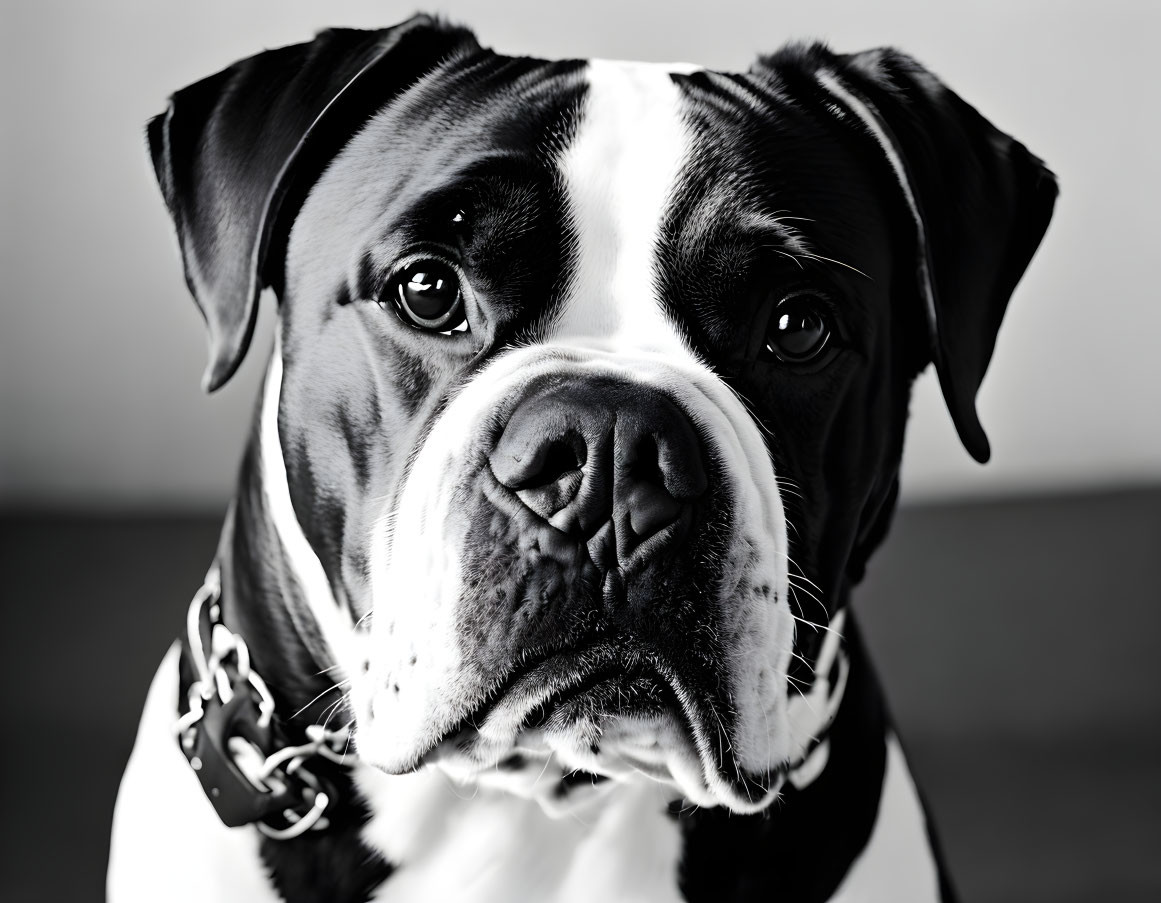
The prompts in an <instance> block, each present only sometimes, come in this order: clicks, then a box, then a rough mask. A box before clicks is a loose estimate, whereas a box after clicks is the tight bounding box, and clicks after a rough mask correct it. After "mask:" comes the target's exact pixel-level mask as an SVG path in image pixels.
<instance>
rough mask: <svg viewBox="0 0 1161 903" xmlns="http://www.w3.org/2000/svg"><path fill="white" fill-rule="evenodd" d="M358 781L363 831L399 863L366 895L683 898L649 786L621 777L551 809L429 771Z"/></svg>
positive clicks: (479, 899) (660, 808) (669, 823)
mask: <svg viewBox="0 0 1161 903" xmlns="http://www.w3.org/2000/svg"><path fill="white" fill-rule="evenodd" d="M544 782H545V783H546V784H548V783H550V779H549V778H545V779H544ZM359 783H360V789H361V791H362V792H363V793H364V795H365V796H366V797H367V799H368V800H369V802H370V803H371V805H372V808H373V810H374V811H375V813H376V815H375V817H374V819H373V820H372V821H371V823H370V824H369V825H368V827H367V829H366V831H365V832H364V839H365V840H366V841H367V842H368V843H369V844H370V845H371V846H373V847H374V848H376V849H379V850H381V851H383V853H384V854H385V855H386V856H387V857H388V858H389V859H390V860H391V861H393V862H395V863H399V864H400V865H399V867H398V868H397V870H396V871H395V872H394V873H393V874H392V876H391V879H390V880H389V881H388V882H387V883H386V884H385V885H384V886H383V887H382V889H381V890H380V891H379V893H378V894H377V895H376V896H375V897H374V900H375V901H376V903H407V901H415V900H462V901H471V903H492V901H494V903H508V901H514V900H536V901H544V903H585V901H590V900H636V901H656V903H676V901H678V900H680V899H681V896H680V894H679V893H678V890H677V863H678V860H679V858H680V852H681V839H680V834H679V829H678V826H677V825H676V823H675V822H674V821H673V819H672V818H670V817H669V816H667V815H666V813H665V809H666V801H667V797H668V792H667V791H665V789H664V788H662V787H661V786H660V785H658V784H654V783H651V782H645V783H638V784H635V785H629V786H619V787H617V788H615V790H614V791H613V792H611V793H603V794H599V795H596V796H594V797H591V798H590V799H589V801H588V802H587V803H586V804H583V805H580V806H576V807H573V808H571V809H570V811H569V813H568V814H567V815H562V816H560V817H552V816H551V815H549V814H548V813H546V812H545V811H544V809H543V808H542V807H541V806H539V805H537V804H536V802H534V801H532V800H530V799H527V798H524V797H522V796H520V795H516V794H513V793H509V792H507V791H505V790H500V789H495V788H489V787H476V788H474V789H469V788H467V787H463V786H459V785H457V784H456V783H454V782H453V781H452V780H451V779H449V778H448V777H447V776H446V775H444V774H443V773H442V772H440V771H439V770H437V769H432V768H427V769H423V770H422V771H420V772H418V773H415V774H410V775H404V776H398V777H388V776H385V775H382V774H379V773H377V772H372V771H369V770H361V771H360V773H359Z"/></svg>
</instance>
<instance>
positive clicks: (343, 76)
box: [148, 16, 477, 392]
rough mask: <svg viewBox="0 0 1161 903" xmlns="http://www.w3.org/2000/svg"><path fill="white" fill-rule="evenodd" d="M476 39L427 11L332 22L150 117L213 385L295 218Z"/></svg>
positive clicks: (273, 273)
mask: <svg viewBox="0 0 1161 903" xmlns="http://www.w3.org/2000/svg"><path fill="white" fill-rule="evenodd" d="M476 46H477V45H476V44H475V39H474V37H473V36H472V34H471V32H469V31H467V30H466V29H462V28H457V27H454V26H449V25H445V24H443V23H442V22H439V21H438V20H435V19H431V18H429V17H427V16H415V17H413V18H412V19H409V20H408V21H406V22H404V23H402V24H400V25H397V26H395V27H393V28H386V29H382V30H379V31H357V30H354V29H333V30H330V31H325V32H322V33H321V34H320V35H319V36H318V37H316V38H315V39H314V40H313V41H310V42H308V43H305V44H296V45H294V46H291V47H282V48H279V49H277V50H268V51H266V52H264V53H260V54H258V55H257V56H253V57H250V58H249V59H246V60H242V61H241V62H239V63H235V64H234V65H233V66H231V67H229V68H228V69H226V70H224V71H222V72H219V73H218V74H217V75H212V76H210V77H209V78H207V79H204V80H202V81H200V82H197V83H196V84H193V85H190V86H189V87H187V88H184V89H182V90H181V91H178V92H177V93H176V94H174V95H173V97H172V98H170V103H169V109H168V110H167V111H166V112H165V113H163V114H161V115H160V116H157V117H156V118H154V119H153V120H152V121H151V122H150V123H149V126H148V138H149V149H150V153H151V156H152V158H153V168H154V170H155V171H156V173H157V181H158V182H159V183H160V185H161V191H162V194H163V196H164V197H165V203H166V206H167V207H168V208H169V213H170V215H171V216H172V217H173V221H174V225H175V226H176V228H177V237H178V243H179V244H180V245H181V255H182V261H183V263H184V264H185V277H186V283H187V284H188V285H189V289H190V292H191V294H192V295H193V296H194V299H195V300H196V301H197V303H198V307H199V308H201V312H202V315H203V316H204V317H205V320H206V326H207V328H208V331H209V345H210V361H209V365H208V366H207V367H206V372H205V377H204V378H203V385H204V386H205V388H206V389H207V391H211V392H212V391H213V390H215V389H217V388H218V387H220V386H221V385H223V384H224V383H225V382H226V381H227V380H228V379H229V378H230V377H231V376H232V375H233V373H234V371H235V370H236V369H237V368H238V364H239V363H241V360H242V358H243V356H244V355H245V353H246V348H247V346H248V345H249V343H250V337H251V334H252V333H253V330H254V322H255V318H256V314H257V308H258V305H257V300H258V295H259V293H260V292H261V290H262V289H263V288H264V287H265V286H267V285H272V286H273V287H274V288H275V290H276V291H277V290H280V289H281V285H280V283H281V279H282V275H283V273H282V269H283V254H284V252H285V242H286V239H287V236H288V233H289V230H290V223H291V222H292V221H293V217H294V215H295V214H296V213H297V208H298V205H299V204H301V202H302V201H303V199H304V198H305V196H306V193H307V192H308V191H309V190H310V187H311V186H312V185H313V184H314V181H315V180H316V179H317V178H318V176H319V175H320V174H321V173H322V171H323V169H324V168H325V167H326V165H327V163H328V162H329V161H330V160H331V159H332V158H333V157H334V155H335V154H337V153H338V152H339V150H340V149H341V148H342V146H343V145H344V144H345V143H346V142H347V141H348V140H349V139H350V138H351V137H352V136H353V135H354V134H355V132H356V131H357V130H358V129H359V128H360V127H361V126H362V125H364V124H365V123H366V121H367V119H368V118H369V117H370V116H371V115H373V114H374V112H376V111H377V110H378V109H379V108H380V107H381V106H382V105H384V104H385V103H387V101H388V100H389V99H390V98H391V97H392V96H393V94H395V93H397V92H399V91H401V90H403V89H405V88H406V87H408V86H410V85H412V84H414V83H415V82H417V81H418V80H419V79H420V78H421V77H422V76H423V74H424V73H425V72H427V71H428V70H430V69H432V68H434V67H435V66H437V65H438V64H439V62H440V61H441V60H443V59H446V58H448V57H449V56H450V55H451V54H453V53H455V52H457V51H461V52H462V51H464V50H465V49H466V48H475V47H476Z"/></svg>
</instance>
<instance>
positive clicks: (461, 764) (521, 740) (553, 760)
mask: <svg viewBox="0 0 1161 903" xmlns="http://www.w3.org/2000/svg"><path fill="white" fill-rule="evenodd" d="M667 672H668V673H667ZM713 712H714V710H713V706H712V703H709V702H708V701H707V700H700V699H699V697H698V696H697V695H696V694H695V693H694V692H693V691H691V690H690V689H689V688H688V687H686V686H684V685H683V683H682V682H681V681H680V680H679V679H678V678H677V677H676V676H675V675H674V674H673V673H672V672H669V669H666V668H665V667H664V666H660V667H658V666H657V664H656V663H654V662H650V661H649V657H648V656H645V655H642V656H638V657H635V659H634V661H633V664H632V665H631V666H630V667H625V659H624V657H623V653H616V652H615V651H613V650H612V649H611V648H602V647H600V646H598V647H590V648H589V649H586V650H584V651H583V652H579V653H566V654H563V655H559V656H554V657H552V658H551V659H550V660H548V661H545V662H542V663H541V664H539V665H537V666H535V667H533V668H530V669H528V670H526V671H525V672H524V673H523V674H521V675H519V676H517V677H516V678H515V679H510V680H508V681H505V684H504V687H503V688H502V689H500V690H497V691H496V692H494V693H492V694H490V696H489V698H488V699H487V700H486V701H485V702H483V703H481V704H480V705H478V706H476V707H475V708H473V709H472V710H471V712H470V713H468V714H466V715H465V716H464V717H463V718H462V719H461V720H460V721H459V723H457V724H456V725H455V726H454V727H452V728H450V729H449V730H447V731H446V732H444V733H443V734H442V735H441V736H440V737H439V738H438V739H437V740H436V741H435V742H434V743H433V744H432V745H431V747H430V748H429V749H428V750H427V751H426V752H425V753H423V755H422V756H421V757H420V758H419V760H418V763H417V766H416V767H417V768H428V767H430V768H438V769H441V770H442V771H444V772H445V773H447V774H448V775H449V776H451V777H452V778H453V779H455V780H456V781H457V782H460V783H463V784H465V785H469V786H479V787H491V788H495V789H503V790H506V791H509V792H512V793H515V794H517V795H520V796H523V797H526V798H529V799H534V800H535V801H536V802H538V803H539V804H540V805H541V806H542V808H544V810H545V811H546V812H548V813H549V814H552V815H557V814H564V813H568V812H572V811H575V810H576V809H577V808H579V807H583V806H585V805H587V804H588V803H589V801H591V800H592V799H594V798H595V797H599V796H601V795H603V794H605V793H608V792H612V791H614V790H615V788H616V787H617V786H618V785H622V784H625V783H642V782H651V783H656V784H659V785H662V787H663V788H669V790H670V791H671V792H670V793H669V794H668V796H669V799H670V801H672V802H675V803H678V804H681V805H691V806H705V807H709V806H723V807H725V808H728V809H730V810H731V811H734V812H739V813H750V812H757V811H760V810H761V809H764V808H765V807H766V806H768V805H769V804H770V803H771V802H773V800H774V799H776V798H777V795H778V790H779V788H780V786H781V783H782V777H783V774H782V770H781V769H780V768H777V767H772V768H770V769H769V770H766V771H764V772H763V773H761V774H751V773H747V772H746V771H745V770H743V769H742V768H741V767H740V766H739V765H738V763H737V762H736V761H735V759H734V757H733V753H732V744H731V742H730V739H729V737H728V736H727V735H726V734H725V732H724V729H723V728H722V726H721V724H720V721H719V719H718V718H717V717H716V716H715V715H714V714H713ZM663 792H664V791H663Z"/></svg>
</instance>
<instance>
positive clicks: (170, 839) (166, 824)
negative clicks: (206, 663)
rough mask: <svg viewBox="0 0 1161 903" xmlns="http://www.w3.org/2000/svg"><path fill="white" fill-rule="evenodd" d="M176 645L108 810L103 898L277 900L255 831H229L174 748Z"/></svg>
mask: <svg viewBox="0 0 1161 903" xmlns="http://www.w3.org/2000/svg"><path fill="white" fill-rule="evenodd" d="M179 653H180V648H179V647H178V645H177V644H176V643H175V644H174V645H173V646H172V647H171V648H170V650H169V652H168V653H167V654H166V656H165V658H164V659H163V660H162V662H161V667H159V668H158V669H157V674H156V676H155V677H154V678H153V683H152V685H151V686H150V688H149V696H148V697H147V699H146V701H145V711H144V712H143V713H142V715H141V724H140V726H139V727H138V729H137V741H136V742H135V743H134V744H133V753H132V755H130V757H129V764H128V766H127V767H126V769H125V775H124V777H123V778H122V779H121V789H120V791H119V792H118V794H117V806H116V809H115V810H114V812H113V837H112V844H111V846H110V850H109V871H108V874H107V876H106V892H107V895H108V900H109V903H156V901H159V900H165V901H171V903H183V901H189V903H205V901H208V900H246V901H247V903H264V901H271V903H274V901H277V900H278V899H279V897H278V895H277V894H276V893H275V892H274V890H273V888H271V886H270V882H269V881H268V880H267V878H266V874H265V872H264V870H263V868H262V860H261V859H260V858H259V855H258V843H259V839H260V838H259V834H258V832H257V831H256V830H255V829H254V828H227V827H226V826H225V825H223V824H222V823H221V821H220V820H219V819H218V814H217V813H216V812H215V811H214V807H213V806H211V805H210V802H209V800H208V799H206V795H205V793H204V792H203V791H202V787H201V784H200V783H199V782H198V779H197V776H196V775H195V774H194V771H193V770H192V769H191V768H190V767H189V763H188V762H187V761H186V759H185V756H184V755H182V753H181V749H180V748H179V747H178V743H177V737H176V735H175V734H174V724H175V722H176V720H177V695H178V684H177V660H178V656H179Z"/></svg>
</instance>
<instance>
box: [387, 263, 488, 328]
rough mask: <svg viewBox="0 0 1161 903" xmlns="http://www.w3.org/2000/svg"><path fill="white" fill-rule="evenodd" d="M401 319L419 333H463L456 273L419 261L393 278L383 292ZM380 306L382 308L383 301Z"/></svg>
mask: <svg viewBox="0 0 1161 903" xmlns="http://www.w3.org/2000/svg"><path fill="white" fill-rule="evenodd" d="M384 294H385V295H390V296H391V301H392V303H393V304H394V305H395V307H396V309H398V311H399V314H400V316H402V317H403V319H404V320H405V321H406V322H407V323H410V324H411V325H412V326H415V327H418V328H419V329H427V330H430V331H432V332H445V333H446V332H464V331H466V330H467V328H468V323H467V318H466V316H465V314H464V297H463V290H462V289H461V287H460V276H459V273H457V272H456V271H455V269H454V268H453V267H451V266H449V265H448V264H446V263H443V262H442V261H439V260H419V261H416V262H415V263H413V264H410V265H409V266H407V267H406V268H405V269H403V270H402V271H401V272H400V273H399V274H398V275H396V276H395V277H394V278H393V279H392V280H391V281H390V282H389V283H388V284H387V289H386V291H385V292H384ZM379 303H380V306H385V305H384V304H383V301H382V299H381V300H380V302H379Z"/></svg>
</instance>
